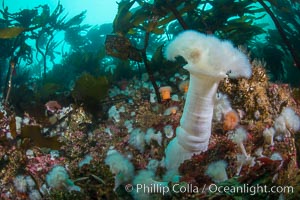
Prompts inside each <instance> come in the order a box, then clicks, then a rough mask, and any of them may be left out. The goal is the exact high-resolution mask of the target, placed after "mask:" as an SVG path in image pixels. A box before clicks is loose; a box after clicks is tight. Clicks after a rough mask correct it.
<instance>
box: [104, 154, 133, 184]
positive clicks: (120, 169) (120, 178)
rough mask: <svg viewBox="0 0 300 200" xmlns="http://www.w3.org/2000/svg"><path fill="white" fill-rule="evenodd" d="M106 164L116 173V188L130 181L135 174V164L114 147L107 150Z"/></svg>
mask: <svg viewBox="0 0 300 200" xmlns="http://www.w3.org/2000/svg"><path fill="white" fill-rule="evenodd" d="M105 164H106V165H108V166H109V169H110V172H111V173H112V174H115V187H114V189H117V188H118V187H119V186H120V185H121V184H123V183H126V182H129V181H130V180H131V179H132V178H133V176H134V166H133V164H132V163H131V162H130V161H129V160H128V158H126V157H125V156H123V155H122V154H120V153H119V152H118V151H116V150H114V149H111V150H109V151H108V152H107V156H106V158H105Z"/></svg>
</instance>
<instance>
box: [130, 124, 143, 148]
mask: <svg viewBox="0 0 300 200" xmlns="http://www.w3.org/2000/svg"><path fill="white" fill-rule="evenodd" d="M128 143H129V144H130V145H131V146H133V147H134V148H135V149H137V150H139V151H140V152H141V153H144V150H145V133H144V132H143V131H141V129H139V128H136V129H133V131H132V132H131V133H130V137H129V141H128Z"/></svg>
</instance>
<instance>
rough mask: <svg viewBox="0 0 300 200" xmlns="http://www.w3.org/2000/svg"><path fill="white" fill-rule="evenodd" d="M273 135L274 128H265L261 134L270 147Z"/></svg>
mask: <svg viewBox="0 0 300 200" xmlns="http://www.w3.org/2000/svg"><path fill="white" fill-rule="evenodd" d="M274 135H275V129H274V128H272V127H271V128H266V129H265V130H264V132H263V136H264V138H265V142H266V143H268V144H270V145H271V146H273V145H274V139H273V138H274Z"/></svg>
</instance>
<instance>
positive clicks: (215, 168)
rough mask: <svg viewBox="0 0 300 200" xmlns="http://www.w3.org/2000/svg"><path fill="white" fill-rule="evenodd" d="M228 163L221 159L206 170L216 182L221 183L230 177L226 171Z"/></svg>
mask: <svg viewBox="0 0 300 200" xmlns="http://www.w3.org/2000/svg"><path fill="white" fill-rule="evenodd" d="M226 167H227V163H226V162H225V161H224V160H219V161H216V162H213V163H210V164H209V165H208V168H207V170H206V172H205V174H206V175H207V176H209V177H210V178H211V179H212V180H213V181H214V182H215V183H220V182H222V181H226V180H227V179H228V176H227V172H226Z"/></svg>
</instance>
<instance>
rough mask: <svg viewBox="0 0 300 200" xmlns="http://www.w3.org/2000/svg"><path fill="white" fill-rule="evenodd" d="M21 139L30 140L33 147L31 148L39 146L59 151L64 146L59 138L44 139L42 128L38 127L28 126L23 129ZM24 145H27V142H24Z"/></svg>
mask: <svg viewBox="0 0 300 200" xmlns="http://www.w3.org/2000/svg"><path fill="white" fill-rule="evenodd" d="M20 137H21V138H22V139H23V140H24V139H25V138H29V139H30V142H32V145H30V142H29V144H28V145H29V146H38V147H44V148H50V149H55V150H59V149H60V147H61V146H62V144H61V143H60V142H58V136H54V137H51V138H49V137H44V136H43V135H42V131H41V127H40V126H37V125H26V126H23V127H22V128H21V135H20ZM23 145H26V142H24V141H23Z"/></svg>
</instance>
